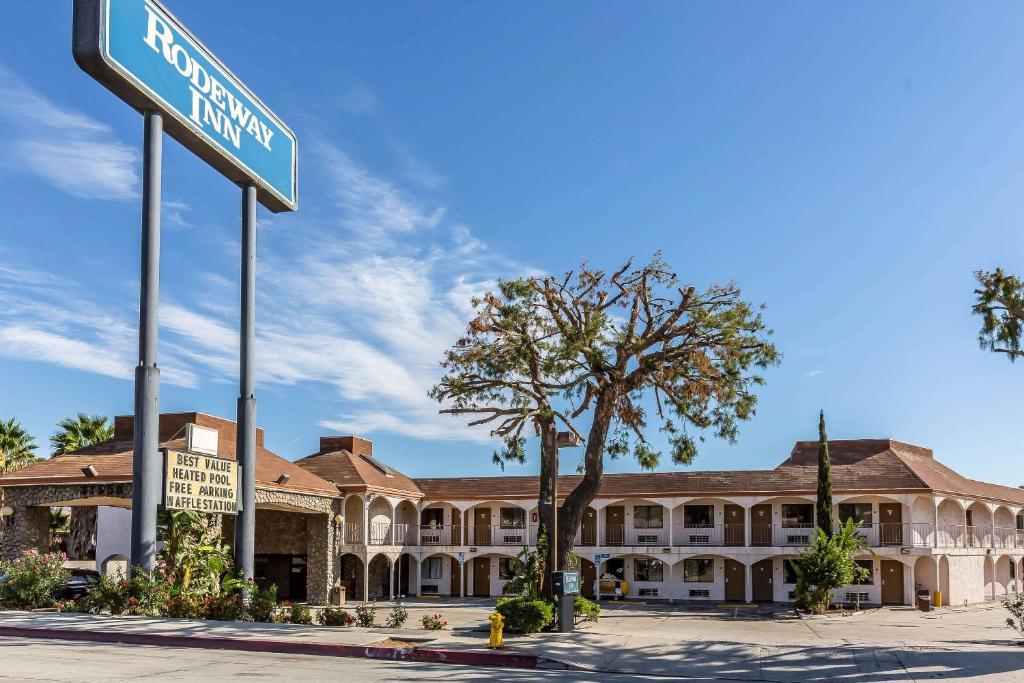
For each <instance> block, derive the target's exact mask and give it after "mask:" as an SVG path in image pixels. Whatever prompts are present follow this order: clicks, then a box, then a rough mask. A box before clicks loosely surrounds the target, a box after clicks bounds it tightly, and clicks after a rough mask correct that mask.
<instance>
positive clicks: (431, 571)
mask: <svg viewBox="0 0 1024 683" xmlns="http://www.w3.org/2000/svg"><path fill="white" fill-rule="evenodd" d="M442 571H443V570H442V569H441V558H440V557H428V558H427V559H425V560H423V578H424V579H440V578H441V573H442Z"/></svg>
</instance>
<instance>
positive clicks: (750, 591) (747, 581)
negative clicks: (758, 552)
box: [743, 530, 754, 604]
mask: <svg viewBox="0 0 1024 683" xmlns="http://www.w3.org/2000/svg"><path fill="white" fill-rule="evenodd" d="M747 534H748V536H747V540H748V542H749V540H750V537H749V534H750V532H749V530H748V531H747ZM743 574H744V579H743V592H744V596H743V597H744V600H746V601H747V604H750V603H752V602H754V568H753V564H747V563H744V565H743Z"/></svg>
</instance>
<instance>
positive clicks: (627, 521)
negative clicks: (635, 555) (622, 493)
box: [604, 498, 670, 547]
mask: <svg viewBox="0 0 1024 683" xmlns="http://www.w3.org/2000/svg"><path fill="white" fill-rule="evenodd" d="M669 514H670V511H669V509H668V508H666V507H665V506H664V505H661V504H660V503H656V502H654V501H653V500H648V499H644V498H630V499H622V500H619V501H616V502H614V503H612V504H611V505H608V506H606V507H605V508H604V516H605V526H604V533H605V545H611V546H662V547H664V546H666V545H668V529H669V520H668V518H669Z"/></svg>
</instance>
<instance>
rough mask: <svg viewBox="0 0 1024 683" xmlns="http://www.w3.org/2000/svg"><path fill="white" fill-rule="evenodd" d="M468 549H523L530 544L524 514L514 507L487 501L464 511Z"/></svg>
mask: <svg viewBox="0 0 1024 683" xmlns="http://www.w3.org/2000/svg"><path fill="white" fill-rule="evenodd" d="M465 521H466V523H467V524H468V525H469V533H468V538H469V543H470V545H477V546H481V545H507V546H518V547H520V548H522V547H524V546H526V545H527V544H528V543H529V542H530V541H529V540H528V539H529V530H528V529H527V522H526V510H525V509H523V507H522V506H521V505H519V504H516V503H511V502H507V501H488V502H484V503H478V504H476V505H474V506H473V507H472V508H470V509H469V510H467V511H466V520H465Z"/></svg>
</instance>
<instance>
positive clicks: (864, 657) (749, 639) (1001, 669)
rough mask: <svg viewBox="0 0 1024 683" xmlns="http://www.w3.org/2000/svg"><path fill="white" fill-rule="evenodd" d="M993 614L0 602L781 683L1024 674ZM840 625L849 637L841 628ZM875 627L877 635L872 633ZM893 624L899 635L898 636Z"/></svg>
mask: <svg viewBox="0 0 1024 683" xmlns="http://www.w3.org/2000/svg"><path fill="white" fill-rule="evenodd" d="M998 618H999V614H998V612H995V611H989V612H988V613H982V612H975V613H967V614H963V615H959V614H954V613H947V614H946V615H945V616H944V617H943V618H935V617H929V616H924V615H920V616H918V615H915V614H913V613H910V612H906V613H899V612H880V613H878V614H866V615H864V617H863V618H858V619H856V620H854V621H850V620H838V619H837V620H828V621H814V622H803V621H801V620H800V619H788V618H787V619H785V620H784V621H780V622H775V623H773V622H772V621H770V620H769V621H765V620H760V621H758V620H742V619H736V620H727V619H719V618H714V619H712V618H708V617H707V616H705V615H693V614H689V615H687V616H684V615H678V616H676V615H672V614H671V613H667V611H666V610H646V609H645V610H630V611H629V612H628V613H622V614H620V615H619V616H616V615H615V614H614V613H613V614H609V615H608V617H607V618H603V619H602V620H601V621H600V622H599V623H597V624H586V625H584V626H583V627H582V628H581V629H579V630H577V631H576V632H575V633H572V634H543V635H540V634H538V635H531V636H517V635H511V634H508V635H506V639H505V645H506V646H505V648H503V649H502V650H500V651H497V652H495V651H490V650H487V649H486V642H487V634H486V633H485V632H482V631H481V630H480V629H479V627H478V626H475V625H470V624H467V625H465V626H460V627H455V628H454V629H453V630H451V631H433V632H427V631H422V630H416V629H383V628H381V629H363V628H348V627H346V628H339V627H322V626H321V627H317V626H299V625H291V624H252V623H231V622H213V621H192V620H184V619H151V618H144V617H104V616H92V615H80V614H56V613H27V612H0V635H18V634H17V633H16V632H12V629H14V630H16V629H25V630H26V632H27V630H28V629H36V630H37V631H36V633H42V632H46V634H47V635H46V636H44V637H48V638H61V637H62V636H63V637H65V638H67V639H72V640H74V639H78V638H83V639H89V637H90V634H97V633H98V634H101V635H103V636H104V637H105V638H107V639H106V640H101V641H100V642H127V643H130V644H155V645H161V644H163V645H166V646H168V647H208V648H221V649H236V650H239V649H240V650H249V651H264V652H281V653H290V654H319V655H325V656H349V657H352V656H360V657H370V658H378V659H394V660H405V661H422V662H436V663H442V662H447V663H467V664H477V665H484V666H516V667H520V668H533V667H541V668H567V669H574V670H577V671H590V672H594V675H595V679H596V678H599V677H600V674H601V673H617V674H633V675H654V676H664V677H669V678H703V679H712V680H715V679H720V680H742V681H773V682H779V683H789V682H801V683H802V682H805V681H828V680H843V681H851V682H853V683H868V682H874V681H917V680H922V679H928V680H934V679H939V680H948V681H956V680H963V681H967V680H970V681H974V682H978V681H981V682H988V681H993V682H994V681H1022V682H1024V648H1021V647H1018V646H1016V645H1014V644H1013V643H1012V641H1011V640H1010V638H1008V637H1007V636H1009V635H1011V634H1010V632H1009V631H1006V630H1005V629H1003V630H996V629H995V625H996V624H995V622H996V620H997V619H998ZM943 622H948V623H943ZM765 627H770V630H766V628H765ZM985 628H988V629H990V630H987V631H986V630H984V629H985ZM844 632H845V633H846V634H847V635H848V636H849V637H842V634H843V633H844ZM872 633H873V634H874V635H875V638H874V639H871V638H869V636H870V635H871V634H872ZM895 633H903V634H904V637H903V638H898V637H894V636H893V634H895ZM837 636H839V637H837ZM19 637H39V636H38V635H32V634H31V633H29V634H28V635H25V634H22V635H20V636H19ZM386 638H399V639H415V640H416V641H418V645H417V647H416V649H415V650H411V651H410V650H404V651H401V652H397V651H386V650H387V649H386V648H385V649H382V650H381V651H377V650H378V649H377V648H374V647H373V646H372V644H373V643H375V642H378V641H381V640H384V639H386ZM928 638H932V639H933V640H932V642H930V643H929V642H928V641H927V639H928Z"/></svg>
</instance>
